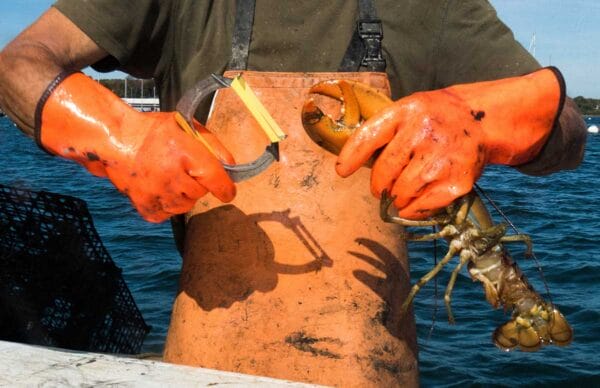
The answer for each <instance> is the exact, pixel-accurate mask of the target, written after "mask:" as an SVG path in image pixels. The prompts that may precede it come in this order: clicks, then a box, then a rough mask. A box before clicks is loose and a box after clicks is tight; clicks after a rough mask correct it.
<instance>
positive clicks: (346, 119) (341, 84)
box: [302, 80, 392, 155]
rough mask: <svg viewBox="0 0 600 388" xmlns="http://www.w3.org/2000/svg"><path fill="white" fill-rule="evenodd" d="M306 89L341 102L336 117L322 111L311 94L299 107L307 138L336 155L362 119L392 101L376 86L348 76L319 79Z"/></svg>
mask: <svg viewBox="0 0 600 388" xmlns="http://www.w3.org/2000/svg"><path fill="white" fill-rule="evenodd" d="M309 92H310V93H314V94H319V95H323V96H327V97H331V98H334V99H336V100H338V101H340V102H341V103H342V107H341V117H340V119H339V120H337V121H336V120H334V119H333V118H332V117H331V116H330V115H328V114H326V113H323V111H322V110H321V109H320V108H319V107H318V106H317V104H316V103H315V101H314V99H312V98H311V99H309V100H308V101H307V102H306V103H305V104H304V106H303V107H302V124H303V126H304V129H305V130H306V132H307V133H308V135H309V136H310V138H311V139H312V140H313V141H314V142H315V143H317V144H319V145H320V146H321V147H323V148H325V149H326V150H328V151H329V152H332V153H334V154H336V155H337V154H339V152H340V150H341V149H342V147H343V146H344V143H346V140H348V137H349V136H350V135H351V134H352V132H354V130H355V129H356V128H357V127H358V126H360V125H361V124H362V122H363V121H364V120H366V119H368V118H369V117H371V116H373V115H374V114H375V113H376V112H378V111H379V110H381V109H383V108H385V107H386V106H388V105H390V104H391V103H392V100H391V99H390V98H388V97H387V96H386V95H384V94H382V93H380V92H378V91H377V90H376V89H374V88H372V87H370V86H367V85H365V84H363V83H360V82H356V81H350V80H331V81H323V82H319V83H318V84H316V85H314V86H313V87H312V88H310V90H309Z"/></svg>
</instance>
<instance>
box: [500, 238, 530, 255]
mask: <svg viewBox="0 0 600 388" xmlns="http://www.w3.org/2000/svg"><path fill="white" fill-rule="evenodd" d="M500 241H501V242H523V243H525V245H527V251H526V252H525V255H526V256H531V255H533V243H532V242H531V237H530V236H529V235H526V234H513V235H510V236H503V237H502V238H501V239H500Z"/></svg>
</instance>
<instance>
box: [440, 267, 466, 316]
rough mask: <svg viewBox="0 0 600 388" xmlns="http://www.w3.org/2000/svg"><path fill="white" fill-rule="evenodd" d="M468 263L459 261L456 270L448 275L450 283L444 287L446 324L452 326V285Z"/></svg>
mask: <svg viewBox="0 0 600 388" xmlns="http://www.w3.org/2000/svg"><path fill="white" fill-rule="evenodd" d="M468 262H469V259H468V258H461V259H460V262H459V263H458V265H457V266H456V268H454V271H452V275H450V281H449V282H448V285H447V286H446V293H445V294H444V303H446V311H448V322H450V324H451V325H454V315H453V314H452V308H451V307H450V300H451V298H450V295H451V294H452V289H453V288H454V283H456V277H457V276H458V273H459V272H460V270H461V269H462V267H463V266H464V265H465V264H466V263H468Z"/></svg>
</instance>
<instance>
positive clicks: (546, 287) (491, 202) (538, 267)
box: [475, 183, 554, 305]
mask: <svg viewBox="0 0 600 388" xmlns="http://www.w3.org/2000/svg"><path fill="white" fill-rule="evenodd" d="M475 188H476V189H477V191H479V192H480V193H481V195H483V197H484V198H485V199H486V200H487V201H488V202H489V204H490V205H492V207H493V208H494V209H495V210H496V211H497V212H498V214H500V216H502V218H503V219H504V221H506V223H507V224H508V225H509V226H510V227H511V229H512V230H513V231H514V232H515V233H516V234H521V232H520V231H519V229H517V227H516V226H515V225H514V224H513V223H512V221H511V220H509V219H508V217H507V216H506V214H504V212H503V211H502V210H501V209H500V207H498V205H496V203H495V202H494V200H493V199H492V198H491V197H490V196H489V195H488V194H487V193H486V192H485V191H483V189H482V188H481V186H479V185H478V184H477V183H475ZM531 257H532V258H533V260H535V264H536V266H537V269H538V272H539V273H540V277H541V278H542V282H543V283H544V288H545V289H546V295H547V296H548V300H549V301H550V304H552V305H554V303H553V302H552V296H551V295H550V288H548V282H546V277H545V276H544V270H543V269H542V265H541V264H540V261H539V260H538V258H537V256H536V255H535V252H533V250H532V251H531Z"/></svg>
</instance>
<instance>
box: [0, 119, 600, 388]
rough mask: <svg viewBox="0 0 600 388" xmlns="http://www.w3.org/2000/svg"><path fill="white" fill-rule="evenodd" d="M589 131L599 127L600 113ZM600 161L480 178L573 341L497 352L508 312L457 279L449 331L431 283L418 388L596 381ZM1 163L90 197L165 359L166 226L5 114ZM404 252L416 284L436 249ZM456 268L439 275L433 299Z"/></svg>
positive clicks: (421, 303) (169, 273) (169, 293)
mask: <svg viewBox="0 0 600 388" xmlns="http://www.w3.org/2000/svg"><path fill="white" fill-rule="evenodd" d="M586 124H587V125H588V126H589V125H592V124H596V125H600V117H596V118H591V119H590V120H588V121H586ZM599 154H600V135H589V137H588V145H587V149H586V154H585V160H584V162H583V164H582V165H581V167H580V168H579V169H577V170H575V171H569V172H562V173H559V174H554V175H551V176H549V177H528V176H524V175H522V174H519V173H518V172H516V171H514V170H512V169H510V168H506V167H491V168H488V170H487V171H486V172H485V174H484V176H483V177H482V179H481V180H480V185H481V186H482V187H483V188H484V189H486V191H487V192H488V194H489V195H490V196H491V197H492V198H493V199H494V200H495V201H496V202H497V204H498V205H499V206H500V207H501V208H502V210H503V211H504V212H505V213H506V214H507V215H508V216H509V218H510V219H511V220H512V221H513V222H514V224H515V225H516V226H517V227H518V228H519V229H521V231H522V232H524V233H528V234H530V235H531V236H532V237H533V241H534V250H535V253H536V256H537V257H538V259H539V260H540V262H541V265H542V267H543V270H544V275H545V278H546V280H547V282H548V286H549V287H550V291H551V293H552V299H553V301H554V303H555V304H556V305H557V306H559V308H560V309H561V311H562V312H563V313H564V314H565V316H566V317H567V319H568V320H569V322H570V323H571V325H572V326H573V328H574V331H575V339H574V341H573V343H572V344H571V345H569V346H568V347H565V348H558V347H546V348H544V349H542V350H541V351H539V352H537V353H522V352H509V353H505V352H502V351H500V350H498V349H497V348H496V347H495V346H494V345H493V344H492V341H491V334H492V332H493V331H494V329H495V328H496V327H497V326H498V325H500V324H501V323H503V322H504V321H505V320H506V319H508V316H507V315H505V314H504V313H503V312H502V310H493V309H492V308H491V306H490V305H489V304H488V303H487V302H486V301H485V299H484V296H483V291H482V287H481V285H480V284H479V283H473V282H472V281H471V279H470V277H469V275H468V274H467V273H466V272H462V273H461V275H460V276H459V279H458V281H457V283H456V286H455V287H454V292H453V304H452V306H453V311H454V315H455V318H456V325H449V324H448V323H447V321H446V315H445V310H444V305H443V300H441V299H439V300H438V301H437V306H438V308H437V310H438V311H437V317H436V318H435V320H433V319H432V317H433V314H434V311H435V305H436V302H435V299H434V295H435V292H434V284H433V282H431V283H430V284H428V285H426V286H425V287H424V288H423V289H422V290H421V292H420V293H419V294H418V295H417V298H416V300H415V312H416V317H417V330H418V338H419V346H420V371H421V383H422V385H423V386H494V385H498V386H513V385H524V386H534V385H536V386H537V385H540V384H543V385H544V386H552V385H556V386H563V385H565V384H566V383H568V384H571V385H572V386H591V385H596V386H600V356H598V351H599V349H600V252H599V250H598V242H597V241H598V237H599V234H600V206H598V203H599V202H600V179H599V178H598V174H599V173H598V171H599V170H600V168H598V165H597V164H596V163H598V161H599V160H600V158H598V156H599ZM0 166H1V171H2V173H1V175H0V183H3V184H9V185H13V186H19V187H22V188H27V189H35V190H38V189H44V190H48V191H53V192H57V193H62V194H68V195H72V196H76V197H79V198H82V199H84V200H85V201H87V203H88V206H89V209H90V212H91V213H92V215H93V217H94V222H95V225H96V228H97V229H98V232H99V234H100V236H101V237H102V239H103V242H104V244H105V246H106V248H107V249H108V251H109V252H110V254H111V255H112V257H113V259H114V260H115V262H116V263H117V265H119V266H120V267H122V268H123V274H124V277H125V279H126V281H127V283H128V284H129V287H130V289H131V291H132V293H133V296H134V298H135V300H136V302H137V303H138V306H139V307H140V310H141V311H142V314H143V315H144V318H145V319H146V321H147V323H148V324H150V325H152V327H153V329H152V331H151V332H150V334H149V335H148V337H147V339H146V342H145V345H144V351H149V352H160V351H161V349H162V345H163V343H164V339H165V335H166V331H167V327H168V324H169V316H170V309H171V304H172V302H173V299H174V297H175V295H176V292H177V282H178V275H179V269H180V264H181V260H180V258H179V255H178V253H177V251H176V249H175V246H174V244H173V240H172V237H171V229H170V226H169V225H168V223H164V224H161V225H155V224H150V223H146V222H144V221H143V220H142V219H141V218H140V217H139V216H138V215H137V213H136V212H135V211H134V210H133V209H132V208H131V207H130V205H129V203H128V200H127V199H126V198H124V197H122V196H121V195H120V194H119V193H118V192H117V191H116V190H115V189H113V187H112V186H111V185H110V183H109V182H108V181H107V180H104V179H98V178H95V177H92V176H91V175H89V174H88V173H87V172H86V171H85V170H83V169H82V168H81V167H79V166H78V165H75V164H73V163H69V162H65V161H63V160H60V159H58V158H53V157H50V156H48V155H46V154H45V153H43V152H42V151H40V150H39V149H38V148H37V146H35V145H34V144H33V142H31V141H30V140H29V139H27V138H26V137H24V136H23V135H21V134H20V132H19V131H18V130H17V129H16V128H14V126H13V125H12V124H11V122H10V121H9V120H8V119H7V118H0ZM409 249H410V257H411V276H412V278H413V280H414V279H417V278H418V277H421V276H422V275H424V274H425V273H426V272H428V271H429V270H430V268H431V266H432V264H433V252H432V244H431V243H418V244H417V243H410V245H409ZM442 250H443V248H442V247H440V248H439V253H438V257H439V256H440V255H441V254H443V251H442ZM511 252H512V253H513V255H514V256H515V258H516V259H517V261H518V262H519V265H520V266H521V268H522V269H523V270H524V272H525V273H526V275H527V276H528V277H529V278H530V280H531V281H532V283H533V285H534V287H535V288H536V289H537V290H539V291H543V283H542V282H541V278H540V275H539V273H538V272H537V269H536V266H535V263H534V262H533V261H532V260H526V259H524V258H523V256H522V252H523V249H522V247H521V246H519V245H514V246H513V245H511ZM451 269H452V268H447V269H446V270H445V271H444V272H443V273H442V274H441V275H440V277H439V284H438V289H439V290H438V295H439V297H440V298H441V296H442V295H443V292H444V288H445V284H446V282H447V279H448V276H449V273H450V271H451ZM432 322H433V331H432V332H431V334H430V331H431V330H430V329H431V326H432Z"/></svg>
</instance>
